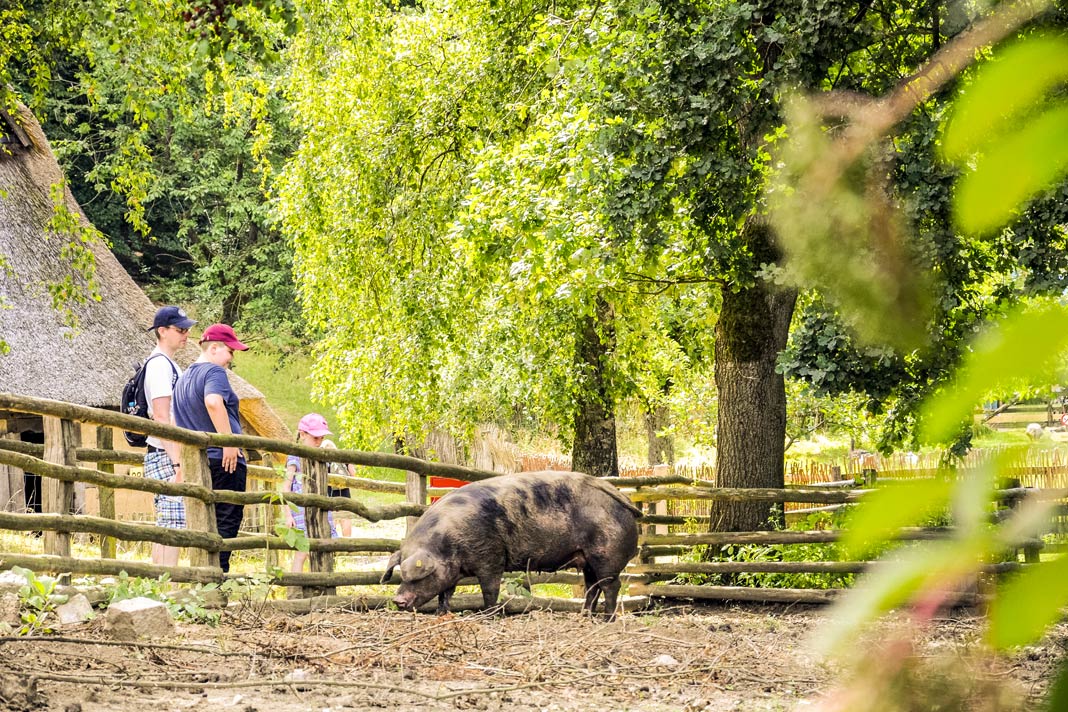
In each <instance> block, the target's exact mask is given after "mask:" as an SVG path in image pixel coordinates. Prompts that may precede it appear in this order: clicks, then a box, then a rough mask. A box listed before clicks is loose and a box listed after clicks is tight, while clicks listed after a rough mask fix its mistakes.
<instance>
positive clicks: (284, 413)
mask: <svg viewBox="0 0 1068 712" xmlns="http://www.w3.org/2000/svg"><path fill="white" fill-rule="evenodd" d="M234 364H235V367H234V370H235V371H237V373H238V374H240V375H241V377H242V378H244V379H245V380H246V381H248V382H249V383H251V384H252V385H254V386H255V387H256V388H258V389H259V390H260V392H262V393H263V395H264V397H266V398H267V402H268V403H269V404H270V406H271V408H273V409H274V411H275V412H276V413H278V417H280V418H281V419H282V420H283V421H284V422H285V424H286V425H288V426H289V427H290V428H291V429H293V430H294V431H295V430H296V427H297V422H298V421H299V420H300V419H301V417H302V416H303V415H305V414H306V413H320V414H322V416H323V417H324V418H326V420H327V422H328V423H330V425H331V426H332V427H334V426H335V423H336V421H337V417H336V414H335V413H334V411H333V409H331V408H330V407H329V406H328V405H326V404H325V403H321V402H319V401H316V400H314V399H313V398H312V396H311V387H312V385H311V381H310V374H311V365H312V359H311V357H310V356H292V357H288V358H286V359H284V360H283V359H281V358H280V355H279V354H278V353H277V352H273V351H269V350H253V349H250V350H248V351H245V352H243V353H241V354H239V355H238V356H237V358H235V359H234ZM334 429H335V430H336V427H334ZM334 441H335V442H337V445H338V447H344V446H345V445H344V443H342V442H340V441H338V439H336V438H335V440H334Z"/></svg>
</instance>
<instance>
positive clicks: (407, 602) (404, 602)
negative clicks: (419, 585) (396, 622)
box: [393, 591, 415, 611]
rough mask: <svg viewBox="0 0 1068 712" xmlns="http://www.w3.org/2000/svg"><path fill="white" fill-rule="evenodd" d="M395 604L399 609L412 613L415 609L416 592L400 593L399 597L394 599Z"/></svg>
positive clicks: (398, 593)
mask: <svg viewBox="0 0 1068 712" xmlns="http://www.w3.org/2000/svg"><path fill="white" fill-rule="evenodd" d="M393 602H394V603H396V604H397V608H400V609H401V610H405V611H411V610H414V609H415V591H398V592H397V595H396V596H394V597H393Z"/></svg>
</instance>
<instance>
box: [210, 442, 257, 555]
mask: <svg viewBox="0 0 1068 712" xmlns="http://www.w3.org/2000/svg"><path fill="white" fill-rule="evenodd" d="M208 469H210V470H211V488H212V489H214V490H235V491H237V492H244V491H245V482H246V480H247V474H248V469H247V468H246V466H245V463H244V462H243V461H241V460H238V462H237V469H235V470H234V471H233V472H227V471H226V470H224V469H223V466H222V460H208ZM244 517H245V505H243V504H230V503H228V502H216V503H215V527H216V528H217V529H218V530H219V536H221V537H222V538H223V539H233V538H234V537H236V536H237V530H238V529H240V528H241V520H242V519H244ZM230 554H231V552H229V551H220V552H219V566H221V567H222V570H223V571H224V572H225V571H229V570H230Z"/></svg>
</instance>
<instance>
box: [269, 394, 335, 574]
mask: <svg viewBox="0 0 1068 712" xmlns="http://www.w3.org/2000/svg"><path fill="white" fill-rule="evenodd" d="M327 435H331V432H330V428H329V427H328V426H327V424H326V418H324V417H323V416H321V415H319V414H318V413H308V414H307V415H305V416H304V417H303V418H301V419H300V422H299V423H297V440H298V441H299V442H300V443H301V444H302V445H307V446H308V447H322V445H323V438H325V437H326V436H327ZM301 474H302V473H301V468H300V458H299V457H297V456H296V455H290V456H289V457H287V458H286V483H285V485H284V486H283V488H282V489H283V491H284V492H293V493H295V494H301V493H303V492H304V479H303V477H302V476H301ZM285 512H286V525H287V526H289V527H293V528H294V529H300V530H301V531H302V532H304V533H305V534H306V533H307V531H308V526H307V522H306V521H305V520H304V507H297V511H295V512H294V511H293V509H292V508H290V507H286V508H285ZM330 536H332V537H333V536H337V534H336V532H335V531H334V516H333V512H331V513H330ZM307 560H308V554H307V552H304V551H295V552H293V567H292V569H291V571H293V572H294V573H300V572H301V571H303V570H304V562H305V561H307Z"/></svg>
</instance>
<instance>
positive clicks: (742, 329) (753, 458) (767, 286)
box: [710, 220, 797, 531]
mask: <svg viewBox="0 0 1068 712" xmlns="http://www.w3.org/2000/svg"><path fill="white" fill-rule="evenodd" d="M743 238H744V239H745V240H746V242H747V244H748V246H749V249H750V251H751V253H752V255H753V263H754V264H756V265H759V264H764V263H773V262H777V261H779V259H780V254H779V252H778V249H777V248H776V246H775V244H774V237H773V235H772V232H771V229H770V227H769V226H768V225H767V223H766V222H764V221H761V220H754V221H752V222H750V223H749V224H748V225H747V226H746V227H745V234H744V235H743ZM796 302H797V290H796V289H793V288H786V287H780V286H778V285H775V284H773V283H770V282H767V281H765V280H762V279H760V278H756V280H755V281H754V282H753V284H751V285H749V286H746V287H743V288H741V289H738V290H736V291H732V290H729V289H724V292H723V306H722V309H721V312H720V318H719V321H718V322H717V324H716V348H715V359H716V364H715V366H716V369H715V370H716V388H717V391H718V394H719V415H718V421H717V437H716V453H717V455H716V484H717V485H718V486H720V487H770V488H781V487H782V486H783V484H784V477H783V452H784V443H785V440H786V389H785V384H784V380H783V376H782V375H781V374H779V373H777V372H776V370H775V364H776V359H777V358H778V355H779V352H780V351H782V349H783V348H784V347H785V346H786V337H787V335H788V333H789V329H790V320H791V318H792V316H793V312H794V305H795V304H796ZM772 512H773V509H772V505H771V504H769V503H766V502H763V503H761V502H752V503H747V502H714V503H713V504H712V508H711V512H710V514H711V524H710V531H755V530H759V529H766V528H768V525H769V518H770V517H771V515H772ZM780 516H781V512H780Z"/></svg>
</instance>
